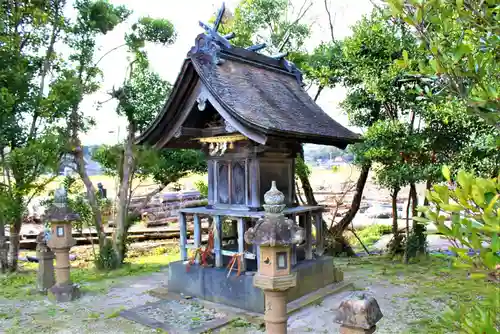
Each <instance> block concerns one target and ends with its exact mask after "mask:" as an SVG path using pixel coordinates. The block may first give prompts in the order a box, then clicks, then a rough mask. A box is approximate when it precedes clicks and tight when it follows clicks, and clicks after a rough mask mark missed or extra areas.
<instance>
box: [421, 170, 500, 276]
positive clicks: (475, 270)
mask: <svg viewBox="0 0 500 334" xmlns="http://www.w3.org/2000/svg"><path fill="white" fill-rule="evenodd" d="M443 175H444V177H445V178H446V180H447V181H448V182H449V183H450V184H449V185H444V184H437V185H434V187H433V190H432V191H428V192H427V195H426V196H427V199H428V200H429V202H430V203H431V205H430V206H425V207H421V208H419V210H420V211H422V212H423V213H424V217H421V218H419V220H420V221H422V222H425V223H427V222H433V223H434V224H436V227H437V229H438V231H439V232H440V233H442V234H443V235H445V236H446V237H447V238H448V239H449V240H450V241H451V242H452V243H453V245H454V247H453V250H454V251H455V252H456V253H457V254H458V258H457V259H456V261H455V263H456V265H458V266H460V267H464V268H467V269H469V270H470V271H471V275H473V276H474V277H485V276H486V275H487V274H490V275H493V277H495V275H496V276H498V266H499V265H500V253H499V252H500V237H499V235H500V176H498V177H496V178H492V179H487V178H482V177H476V176H474V175H473V174H472V173H468V172H466V171H464V170H460V171H459V172H458V173H457V175H456V182H455V183H454V182H453V181H452V179H451V175H450V170H449V169H448V167H443ZM447 216H451V227H448V226H447V225H446V224H445V221H446V217H447ZM471 249H472V250H474V251H475V253H474V254H472V255H471V254H469V250H471Z"/></svg>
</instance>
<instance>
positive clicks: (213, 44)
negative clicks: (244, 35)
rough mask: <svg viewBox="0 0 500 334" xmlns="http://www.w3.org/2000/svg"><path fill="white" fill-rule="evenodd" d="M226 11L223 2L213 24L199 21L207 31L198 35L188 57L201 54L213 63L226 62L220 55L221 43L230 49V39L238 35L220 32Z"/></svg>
mask: <svg viewBox="0 0 500 334" xmlns="http://www.w3.org/2000/svg"><path fill="white" fill-rule="evenodd" d="M225 11H226V5H225V3H224V2H223V3H222V6H221V8H220V9H219V11H218V13H217V17H216V19H215V21H214V24H213V26H209V25H208V24H206V23H203V22H201V21H199V24H200V26H201V27H202V28H203V29H205V33H204V34H199V35H198V36H197V37H196V40H195V45H194V46H193V47H192V48H191V50H190V51H189V52H188V57H191V56H193V55H198V54H199V55H200V56H203V55H206V56H208V57H209V61H211V62H212V63H213V64H217V65H220V64H222V63H223V62H224V60H223V59H221V58H220V57H219V56H218V53H219V51H220V49H221V45H222V46H224V47H225V48H227V49H230V48H231V43H229V40H230V39H231V38H234V37H235V36H236V35H235V34H234V33H229V34H227V35H224V36H222V35H220V34H219V32H218V30H219V26H220V24H221V23H222V18H223V16H224V12H225Z"/></svg>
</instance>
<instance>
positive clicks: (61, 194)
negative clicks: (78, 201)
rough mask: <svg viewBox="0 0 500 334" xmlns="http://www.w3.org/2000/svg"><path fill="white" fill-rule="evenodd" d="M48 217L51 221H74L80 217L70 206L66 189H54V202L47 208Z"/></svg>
mask: <svg viewBox="0 0 500 334" xmlns="http://www.w3.org/2000/svg"><path fill="white" fill-rule="evenodd" d="M46 219H47V220H48V221H51V222H72V221H76V220H79V219H80V216H79V215H78V214H77V213H75V212H74V211H73V210H72V209H71V208H70V207H69V206H68V195H67V192H66V189H64V188H59V189H56V190H55V191H54V203H53V204H52V205H51V206H50V207H49V209H48V210H47V213H46Z"/></svg>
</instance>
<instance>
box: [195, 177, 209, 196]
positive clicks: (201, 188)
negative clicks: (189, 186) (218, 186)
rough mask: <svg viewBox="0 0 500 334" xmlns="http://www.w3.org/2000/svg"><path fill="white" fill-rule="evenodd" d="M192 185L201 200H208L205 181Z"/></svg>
mask: <svg viewBox="0 0 500 334" xmlns="http://www.w3.org/2000/svg"><path fill="white" fill-rule="evenodd" d="M194 185H195V187H196V190H198V191H199V192H200V194H201V197H202V198H208V184H207V183H206V182H205V181H202V180H200V181H197V182H196V183H195V184H194Z"/></svg>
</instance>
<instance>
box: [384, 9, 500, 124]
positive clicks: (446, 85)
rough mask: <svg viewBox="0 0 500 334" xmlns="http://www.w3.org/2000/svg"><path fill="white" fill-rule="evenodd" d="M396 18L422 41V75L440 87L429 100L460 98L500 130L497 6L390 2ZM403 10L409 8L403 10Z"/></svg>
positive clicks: (429, 95) (499, 47)
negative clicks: (499, 111) (412, 30)
mask: <svg viewBox="0 0 500 334" xmlns="http://www.w3.org/2000/svg"><path fill="white" fill-rule="evenodd" d="M388 4H389V8H390V12H391V14H392V15H393V16H394V17H395V18H398V19H401V20H403V21H404V22H405V23H406V24H408V25H409V26H410V27H411V28H412V29H414V31H415V33H416V34H417V36H418V37H419V39H420V41H421V44H420V48H421V50H422V51H423V53H424V54H423V56H422V57H421V58H420V59H419V67H418V70H417V71H416V72H417V75H421V76H424V77H425V78H426V79H427V80H428V81H430V82H431V83H432V85H434V86H435V87H439V90H438V92H437V93H433V91H432V90H429V91H428V92H427V94H426V97H428V98H430V99H434V98H445V99H446V98H448V97H449V96H452V97H456V98H458V99H460V100H462V101H463V102H465V103H466V104H467V106H468V109H469V111H471V112H473V113H475V114H477V115H479V116H481V117H484V118H485V119H487V120H488V121H490V122H491V124H492V125H495V126H496V127H497V129H498V125H499V124H500V123H499V122H500V115H499V113H498V110H499V108H500V99H499V97H500V95H499V94H500V79H499V77H498V73H499V71H500V62H499V58H498V55H499V54H500V43H499V42H498V36H499V34H500V31H499V28H498V5H497V4H496V2H495V1H492V0H489V1H475V0H458V1H455V0H443V1H435V0H432V1H415V0H412V1H403V0H389V1H388ZM403 4H404V5H403Z"/></svg>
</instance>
